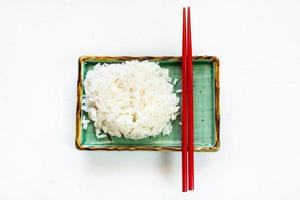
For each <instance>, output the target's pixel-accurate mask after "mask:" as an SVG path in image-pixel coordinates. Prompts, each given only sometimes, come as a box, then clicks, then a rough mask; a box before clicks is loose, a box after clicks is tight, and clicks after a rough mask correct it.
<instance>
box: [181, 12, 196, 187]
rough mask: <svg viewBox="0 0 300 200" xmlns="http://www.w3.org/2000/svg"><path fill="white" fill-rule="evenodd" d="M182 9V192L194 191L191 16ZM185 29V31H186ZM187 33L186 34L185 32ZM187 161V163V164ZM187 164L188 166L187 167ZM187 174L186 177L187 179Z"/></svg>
mask: <svg viewBox="0 0 300 200" xmlns="http://www.w3.org/2000/svg"><path fill="white" fill-rule="evenodd" d="M190 13H191V12H190V7H188V14H187V15H188V16H187V28H186V12H185V8H183V31H182V191H183V192H186V191H187V188H188V189H189V190H194V105H193V98H194V97H193V96H194V95H193V61H192V33H191V14H190ZM186 29H187V30H186ZM186 31H187V32H186ZM187 161H188V163H187ZM187 164H188V165H187ZM187 172H188V175H189V176H188V177H187ZM187 183H188V185H187Z"/></svg>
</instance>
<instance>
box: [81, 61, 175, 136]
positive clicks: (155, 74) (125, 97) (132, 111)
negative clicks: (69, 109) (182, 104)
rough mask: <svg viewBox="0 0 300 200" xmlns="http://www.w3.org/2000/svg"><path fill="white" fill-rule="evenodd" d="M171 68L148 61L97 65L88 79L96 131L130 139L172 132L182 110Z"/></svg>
mask: <svg viewBox="0 0 300 200" xmlns="http://www.w3.org/2000/svg"><path fill="white" fill-rule="evenodd" d="M173 87H174V86H173V84H172V80H171V78H170V77H169V71H168V69H163V68H161V67H160V66H159V65H158V64H157V63H154V62H148V61H143V62H139V61H128V62H125V63H122V64H103V65H100V64H97V65H96V66H95V67H94V69H93V70H90V71H89V72H88V73H87V75H86V79H85V81H84V89H85V94H86V100H85V105H84V106H86V107H85V109H86V111H87V112H88V115H89V119H90V120H92V122H94V126H95V129H96V132H97V133H98V135H99V133H100V131H101V132H102V131H103V132H104V133H108V134H110V135H112V136H116V137H122V135H123V136H124V137H125V138H130V139H135V140H136V139H141V138H146V137H149V136H156V135H158V134H160V133H162V134H163V135H168V134H170V133H171V131H172V126H171V120H175V119H176V116H177V115H178V110H179V106H178V103H179V98H178V97H177V96H176V93H175V92H173V89H174V88H173Z"/></svg>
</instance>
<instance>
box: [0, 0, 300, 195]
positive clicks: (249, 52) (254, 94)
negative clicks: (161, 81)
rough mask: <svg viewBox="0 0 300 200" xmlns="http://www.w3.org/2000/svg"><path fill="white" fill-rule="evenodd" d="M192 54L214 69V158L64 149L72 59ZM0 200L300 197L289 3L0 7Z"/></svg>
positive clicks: (71, 117)
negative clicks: (186, 174)
mask: <svg viewBox="0 0 300 200" xmlns="http://www.w3.org/2000/svg"><path fill="white" fill-rule="evenodd" d="M184 5H190V6H191V7H192V25H193V27H192V29H193V48H194V55H214V56H218V57H219V58H220V61H221V74H220V76H221V150H220V151H219V152H217V153H197V154H196V157H195V165H196V166H195V191H194V192H189V193H182V192H181V156H180V153H161V152H160V153H159V152H83V151H78V150H76V149H75V146H74V138H75V105H76V103H75V100H76V81H77V60H78V58H79V56H81V55H85V54H89V55H136V56H142V55H180V54H181V28H182V25H181V23H182V18H181V17H182V6H184ZM0 58H1V64H0V88H1V89H0V111H1V116H0V125H1V130H0V139H1V144H0V199H1V200H10V199H14V200H17V199H18V200H19V199H22V200H41V199H42V200H47V199H72V200H75V199H129V198H130V199H133V200H134V199H145V200H147V199H174V200H176V199H205V200H210V199H222V200H239V199H244V200H245V199H246V200H247V199H249V200H250V199H251V200H253V199H272V200H279V199H295V200H296V199H300V183H299V180H300V173H299V170H300V149H299V139H300V131H299V124H300V122H299V113H300V107H299V104H300V77H299V76H300V2H299V1H298V0H294V1H293V0H285V1H271V0H269V1H261V0H248V1H240V0H228V1H221V0H220V1H216V0H209V1H208V0H206V1H200V0H198V1H164V0H161V1H158V0H156V1H153V0H152V1H133V0H131V1H129V0H128V1H125V0H124V1H112V0H111V1H100V0H93V1H79V0H77V1H76V0H60V1H44V2H42V1H32V0H28V1H21V0H20V1H8V0H2V1H0Z"/></svg>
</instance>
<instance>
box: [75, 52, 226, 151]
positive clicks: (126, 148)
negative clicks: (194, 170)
mask: <svg viewBox="0 0 300 200" xmlns="http://www.w3.org/2000/svg"><path fill="white" fill-rule="evenodd" d="M87 60H89V61H91V60H94V61H100V60H101V61H105V60H118V61H129V60H139V61H143V60H150V61H180V60H181V56H92V55H83V56H80V57H79V59H78V78H77V103H76V104H77V105H76V137H75V146H76V148H77V149H79V150H90V151H94V150H102V151H138V150H144V151H181V147H177V146H168V147H166V146H152V147H149V146H109V147H108V146H103V147H96V146H87V145H84V144H82V140H81V128H80V127H81V104H82V102H81V100H82V95H83V94H82V73H83V70H82V68H83V64H84V62H85V61H87ZM193 60H207V61H211V62H213V66H214V83H215V84H214V85H215V138H216V141H215V144H214V145H213V146H211V147H195V149H194V150H195V151H196V152H217V151H218V150H219V149H220V82H219V80H220V79H219V76H220V74H219V68H220V61H219V59H218V58H217V57H216V56H193Z"/></svg>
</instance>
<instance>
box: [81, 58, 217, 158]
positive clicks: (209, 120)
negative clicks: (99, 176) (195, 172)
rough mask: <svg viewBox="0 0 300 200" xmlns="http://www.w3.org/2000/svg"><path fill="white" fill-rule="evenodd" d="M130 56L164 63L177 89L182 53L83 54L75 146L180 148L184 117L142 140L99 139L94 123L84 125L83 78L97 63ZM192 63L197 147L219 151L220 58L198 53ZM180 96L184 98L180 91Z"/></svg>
mask: <svg viewBox="0 0 300 200" xmlns="http://www.w3.org/2000/svg"><path fill="white" fill-rule="evenodd" d="M129 60H139V61H143V60H148V61H153V62H157V63H158V64H159V65H160V66H161V67H163V68H168V69H169V75H170V76H171V78H172V79H174V78H177V79H178V82H177V84H176V86H175V90H177V89H180V88H181V57H125V56H122V57H97V56H82V57H80V58H79V69H78V82H77V110H76V147H77V148H78V149H80V150H119V151H120V150H153V151H168V150H169V151H181V126H179V124H178V122H179V121H180V119H181V117H178V119H177V120H175V121H173V122H172V125H173V129H172V133H171V134H170V135H168V136H163V135H162V134H160V135H158V136H156V137H152V138H146V139H141V140H130V139H125V138H118V137H111V139H112V140H109V139H108V138H107V137H106V138H101V139H97V138H96V136H95V130H94V127H93V125H92V124H91V123H89V126H88V128H87V129H86V130H84V129H83V128H82V123H81V120H82V118H83V116H84V115H86V113H83V112H82V111H81V101H82V96H83V94H84V89H83V81H84V79H85V75H86V73H87V72H88V71H89V70H91V69H92V68H93V66H94V65H96V64H97V63H121V62H124V61H129ZM193 66H194V68H193V74H194V126H195V127H194V128H195V138H194V141H195V144H194V145H195V151H201V152H214V151H218V150H219V148H220V139H219V126H220V113H219V111H220V110H219V60H218V58H216V57H210V56H195V57H193ZM179 96H180V99H181V95H179ZM180 102H181V100H180ZM86 118H87V115H86Z"/></svg>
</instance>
